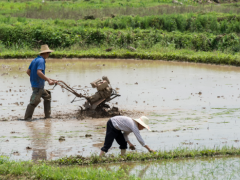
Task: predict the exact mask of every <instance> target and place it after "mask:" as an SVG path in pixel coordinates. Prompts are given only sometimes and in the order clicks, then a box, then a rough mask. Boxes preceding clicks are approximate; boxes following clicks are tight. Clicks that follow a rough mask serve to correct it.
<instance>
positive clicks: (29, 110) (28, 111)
mask: <svg viewBox="0 0 240 180" xmlns="http://www.w3.org/2000/svg"><path fill="white" fill-rule="evenodd" d="M34 109H35V106H33V105H31V104H29V105H28V106H27V109H26V112H25V116H24V119H25V120H31V119H32V116H33V112H34Z"/></svg>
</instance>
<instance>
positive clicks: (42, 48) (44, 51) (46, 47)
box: [40, 44, 54, 54]
mask: <svg viewBox="0 0 240 180" xmlns="http://www.w3.org/2000/svg"><path fill="white" fill-rule="evenodd" d="M48 52H50V53H51V52H54V51H53V50H51V49H49V47H48V45H47V44H45V45H42V46H41V52H40V54H42V53H48Z"/></svg>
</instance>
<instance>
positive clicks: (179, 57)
mask: <svg viewBox="0 0 240 180" xmlns="http://www.w3.org/2000/svg"><path fill="white" fill-rule="evenodd" d="M37 55H38V51H37V50H36V51H32V50H30V51H29V50H26V49H22V50H21V49H20V50H10V51H7V50H6V51H4V52H0V58H2V59H9V58H11V59H14V58H15V59H17V58H35V57H36V56H37ZM50 57H51V58H111V59H112V58H120V59H128V58H130V59H133V58H134V59H149V60H167V61H187V62H193V63H211V64H226V65H236V66H239V65H240V57H239V55H227V54H224V53H221V52H201V51H200V52H194V51H190V50H184V49H181V50H173V49H170V48H169V49H168V48H164V47H162V48H160V47H159V49H156V50H151V49H140V50H137V52H131V51H129V50H128V49H116V50H113V51H112V52H105V51H104V49H103V48H92V49H90V50H78V51H77V50H72V51H71V50H56V51H55V52H54V53H52V54H51V55H50ZM156 116H157V115H156Z"/></svg>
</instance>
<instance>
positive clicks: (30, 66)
mask: <svg viewBox="0 0 240 180" xmlns="http://www.w3.org/2000/svg"><path fill="white" fill-rule="evenodd" d="M31 68H32V62H31V64H30V65H29V67H28V69H30V70H31Z"/></svg>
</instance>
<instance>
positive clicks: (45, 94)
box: [24, 45, 56, 120]
mask: <svg viewBox="0 0 240 180" xmlns="http://www.w3.org/2000/svg"><path fill="white" fill-rule="evenodd" d="M51 52H53V51H52V50H50V49H49V47H48V45H42V46H41V52H40V56H38V57H37V58H36V59H34V60H33V61H32V62H31V64H30V66H29V68H28V70H27V74H28V75H29V76H30V81H31V85H32V90H33V93H32V96H31V98H30V103H29V104H28V106H27V110H26V113H25V117H24V119H25V120H30V119H32V115H33V112H34V109H35V108H36V107H37V105H38V104H39V103H40V102H41V98H43V99H44V103H43V104H44V113H45V118H50V115H51V92H50V91H48V90H45V89H44V85H45V81H47V82H48V84H49V85H54V84H55V83H56V81H55V80H53V79H50V78H48V77H46V76H45V63H46V59H47V58H48V57H49V55H50V53H51Z"/></svg>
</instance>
